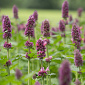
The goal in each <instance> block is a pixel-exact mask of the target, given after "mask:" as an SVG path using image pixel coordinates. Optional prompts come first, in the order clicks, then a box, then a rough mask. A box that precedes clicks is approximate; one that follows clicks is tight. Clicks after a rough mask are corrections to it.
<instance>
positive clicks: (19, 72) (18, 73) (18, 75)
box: [15, 69, 22, 79]
mask: <svg viewBox="0 0 85 85" xmlns="http://www.w3.org/2000/svg"><path fill="white" fill-rule="evenodd" d="M15 76H16V78H17V79H20V78H21V77H22V73H21V71H20V70H19V69H16V73H15Z"/></svg>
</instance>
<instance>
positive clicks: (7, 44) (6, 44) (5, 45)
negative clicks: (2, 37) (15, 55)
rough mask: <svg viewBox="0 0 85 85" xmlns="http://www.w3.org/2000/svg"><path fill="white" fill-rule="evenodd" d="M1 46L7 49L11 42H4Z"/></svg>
mask: <svg viewBox="0 0 85 85" xmlns="http://www.w3.org/2000/svg"><path fill="white" fill-rule="evenodd" d="M3 46H4V48H7V49H10V48H11V47H12V45H11V43H7V42H5V43H4V45H3Z"/></svg>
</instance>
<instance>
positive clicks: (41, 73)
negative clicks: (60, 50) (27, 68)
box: [38, 67, 49, 77]
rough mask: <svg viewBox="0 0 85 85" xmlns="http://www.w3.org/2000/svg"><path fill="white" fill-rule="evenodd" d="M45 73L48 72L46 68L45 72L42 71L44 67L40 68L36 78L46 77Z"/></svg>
mask: <svg viewBox="0 0 85 85" xmlns="http://www.w3.org/2000/svg"><path fill="white" fill-rule="evenodd" d="M47 71H49V68H48V67H47V68H46V70H44V67H42V68H41V70H40V71H39V72H38V76H42V77H45V76H46V75H47Z"/></svg>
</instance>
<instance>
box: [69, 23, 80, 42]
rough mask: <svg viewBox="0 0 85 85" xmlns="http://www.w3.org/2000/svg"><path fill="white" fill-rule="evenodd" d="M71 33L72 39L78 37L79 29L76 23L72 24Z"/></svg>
mask: <svg viewBox="0 0 85 85" xmlns="http://www.w3.org/2000/svg"><path fill="white" fill-rule="evenodd" d="M71 34H72V38H73V41H75V40H78V39H79V38H80V30H79V27H78V26H77V25H76V24H74V25H73V27H72V33H71Z"/></svg>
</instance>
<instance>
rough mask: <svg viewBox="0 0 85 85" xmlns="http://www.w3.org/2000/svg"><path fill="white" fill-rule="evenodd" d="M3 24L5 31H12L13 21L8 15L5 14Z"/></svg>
mask: <svg viewBox="0 0 85 85" xmlns="http://www.w3.org/2000/svg"><path fill="white" fill-rule="evenodd" d="M2 25H3V32H11V22H10V20H9V17H8V16H4V18H3V22H2Z"/></svg>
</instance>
